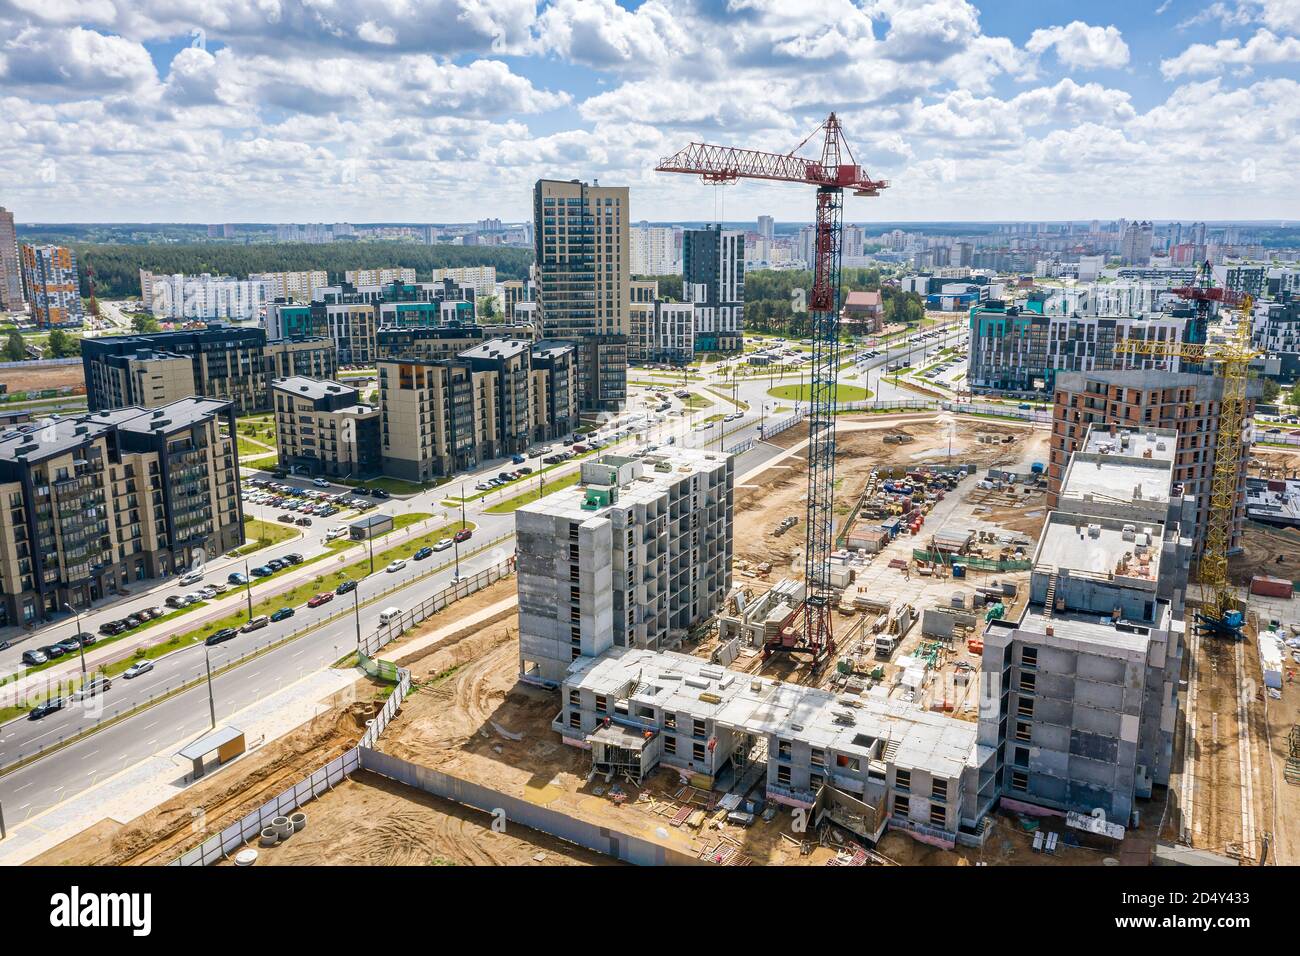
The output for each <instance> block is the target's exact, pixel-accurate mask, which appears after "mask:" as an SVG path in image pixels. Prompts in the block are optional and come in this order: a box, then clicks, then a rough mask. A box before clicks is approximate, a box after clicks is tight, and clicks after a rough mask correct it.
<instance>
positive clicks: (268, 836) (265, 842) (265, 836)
mask: <svg viewBox="0 0 1300 956" xmlns="http://www.w3.org/2000/svg"><path fill="white" fill-rule="evenodd" d="M258 842H259V843H261V844H262V846H275V845H276V844H277V843H279V842H280V831H278V830H276V829H275V828H274V827H264V828H263V829H262V839H261V840H259V841H258Z"/></svg>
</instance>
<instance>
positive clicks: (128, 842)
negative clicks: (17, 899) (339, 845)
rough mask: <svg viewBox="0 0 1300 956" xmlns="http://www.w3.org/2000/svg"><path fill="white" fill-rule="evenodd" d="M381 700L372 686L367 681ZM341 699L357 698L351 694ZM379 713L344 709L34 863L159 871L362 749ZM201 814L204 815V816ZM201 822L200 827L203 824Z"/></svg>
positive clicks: (367, 704)
mask: <svg viewBox="0 0 1300 956" xmlns="http://www.w3.org/2000/svg"><path fill="white" fill-rule="evenodd" d="M362 683H363V684H364V685H365V687H366V688H367V689H368V690H367V692H366V693H367V694H373V690H374V688H373V687H372V685H371V684H370V682H369V681H365V682H362ZM340 697H346V698H349V699H351V695H350V694H348V693H346V692H345V693H344V694H341V695H340ZM378 710H379V704H378V703H375V702H373V701H362V700H352V701H351V702H350V703H346V704H340V706H338V707H335V708H333V709H332V710H330V711H329V712H328V713H325V714H322V715H320V716H319V717H317V718H316V719H315V720H313V721H311V722H310V723H307V724H304V725H303V726H302V727H299V728H298V729H297V730H295V731H294V732H293V733H291V734H289V735H288V736H286V737H282V738H280V739H279V740H277V741H275V742H274V743H271V744H268V745H267V746H265V747H263V748H260V749H258V750H255V751H253V752H252V753H250V754H249V755H248V756H246V757H243V758H241V759H240V760H238V761H236V762H235V763H233V764H231V765H230V766H229V767H226V768H224V769H222V770H220V771H217V772H216V773H213V774H212V775H210V776H209V777H208V779H207V780H205V781H203V782H201V783H199V784H198V785H196V786H194V787H191V788H190V789H188V790H186V791H185V792H184V793H183V794H180V795H179V796H177V797H174V798H173V799H171V800H169V801H167V802H166V803H164V804H162V805H161V806H158V807H155V808H154V809H153V810H150V811H149V812H148V813H145V814H142V815H140V816H139V817H136V818H135V819H134V820H132V821H131V822H130V823H127V824H125V825H123V824H120V823H117V822H116V821H113V820H103V821H101V822H100V823H99V824H97V825H96V826H94V827H92V828H91V829H89V830H86V831H83V832H82V833H79V834H78V835H77V836H75V837H73V838H72V839H70V840H65V841H64V842H63V843H61V844H59V845H58V846H56V847H53V848H51V849H50V850H48V851H46V852H45V853H43V854H41V855H40V856H38V857H36V858H35V859H34V860H33V861H32V863H34V864H37V865H46V866H66V865H80V866H87V865H101V866H102V865H111V866H122V865H159V864H166V863H170V862H171V861H172V860H174V859H175V858H176V857H177V856H179V855H180V854H181V853H182V852H183V851H184V850H186V849H188V848H190V847H191V846H196V845H197V844H198V843H200V842H202V841H203V840H204V839H206V838H207V837H208V836H210V835H212V834H213V833H215V832H218V831H219V830H220V829H222V828H223V827H226V826H229V825H230V824H231V823H233V822H234V821H236V820H238V819H239V818H240V817H241V816H243V815H244V814H246V813H248V812H249V811H251V810H252V809H253V808H254V807H256V806H257V805H258V804H259V803H262V802H264V801H266V800H269V799H270V798H271V797H273V796H275V795H276V794H278V793H280V792H282V791H284V790H285V789H287V788H288V787H290V786H292V785H293V784H295V783H297V782H298V781H299V780H301V779H302V778H303V777H305V776H306V775H307V774H308V773H310V772H311V771H313V770H315V769H317V768H318V767H321V766H323V765H324V764H326V763H328V762H329V761H330V760H333V759H334V758H335V757H337V756H338V755H339V754H341V753H343V752H344V751H346V750H347V749H348V748H350V747H352V746H354V745H355V744H356V742H357V741H358V740H359V739H360V738H361V734H362V733H363V732H364V731H365V725H366V721H367V720H368V719H369V718H370V717H372V716H373V715H374V714H375V713H376V712H377V711H378ZM197 813H201V814H202V816H201V817H196V814H197ZM196 820H197V821H198V822H197V824H196Z"/></svg>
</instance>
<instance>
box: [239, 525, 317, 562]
mask: <svg viewBox="0 0 1300 956" xmlns="http://www.w3.org/2000/svg"><path fill="white" fill-rule="evenodd" d="M301 533H302V532H300V531H299V530H298V529H297V528H296V527H295V526H294V525H291V524H288V523H287V522H282V521H258V520H256V519H254V520H253V521H246V522H244V538H245V540H247V541H248V543H247V544H245V545H244V546H242V547H240V548H237V549H236V552H237V553H238V554H239V555H240V557H243V556H244V555H246V554H252V553H253V552H254V551H260V550H262V549H263V548H269V547H271V546H272V545H275V544H279V543H280V542H282V541H288V540H289V539H290V538H296V537H298V536H299V535H300V534H301Z"/></svg>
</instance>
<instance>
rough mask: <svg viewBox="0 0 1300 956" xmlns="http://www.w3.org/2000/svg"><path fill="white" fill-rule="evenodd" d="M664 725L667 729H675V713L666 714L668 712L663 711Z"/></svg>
mask: <svg viewBox="0 0 1300 956" xmlns="http://www.w3.org/2000/svg"><path fill="white" fill-rule="evenodd" d="M664 726H665V727H667V728H668V729H669V730H676V729H677V715H676V714H668V713H665V714H664Z"/></svg>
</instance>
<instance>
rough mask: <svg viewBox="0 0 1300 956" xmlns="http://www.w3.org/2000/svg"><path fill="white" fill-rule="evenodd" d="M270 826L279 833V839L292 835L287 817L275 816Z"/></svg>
mask: <svg viewBox="0 0 1300 956" xmlns="http://www.w3.org/2000/svg"><path fill="white" fill-rule="evenodd" d="M271 828H272V829H273V830H275V832H276V833H278V834H279V835H280V839H281V840H283V839H284V838H285V837H289V836H293V824H292V823H290V822H289V818H288V817H276V818H275V819H274V820H272V821H271Z"/></svg>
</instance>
